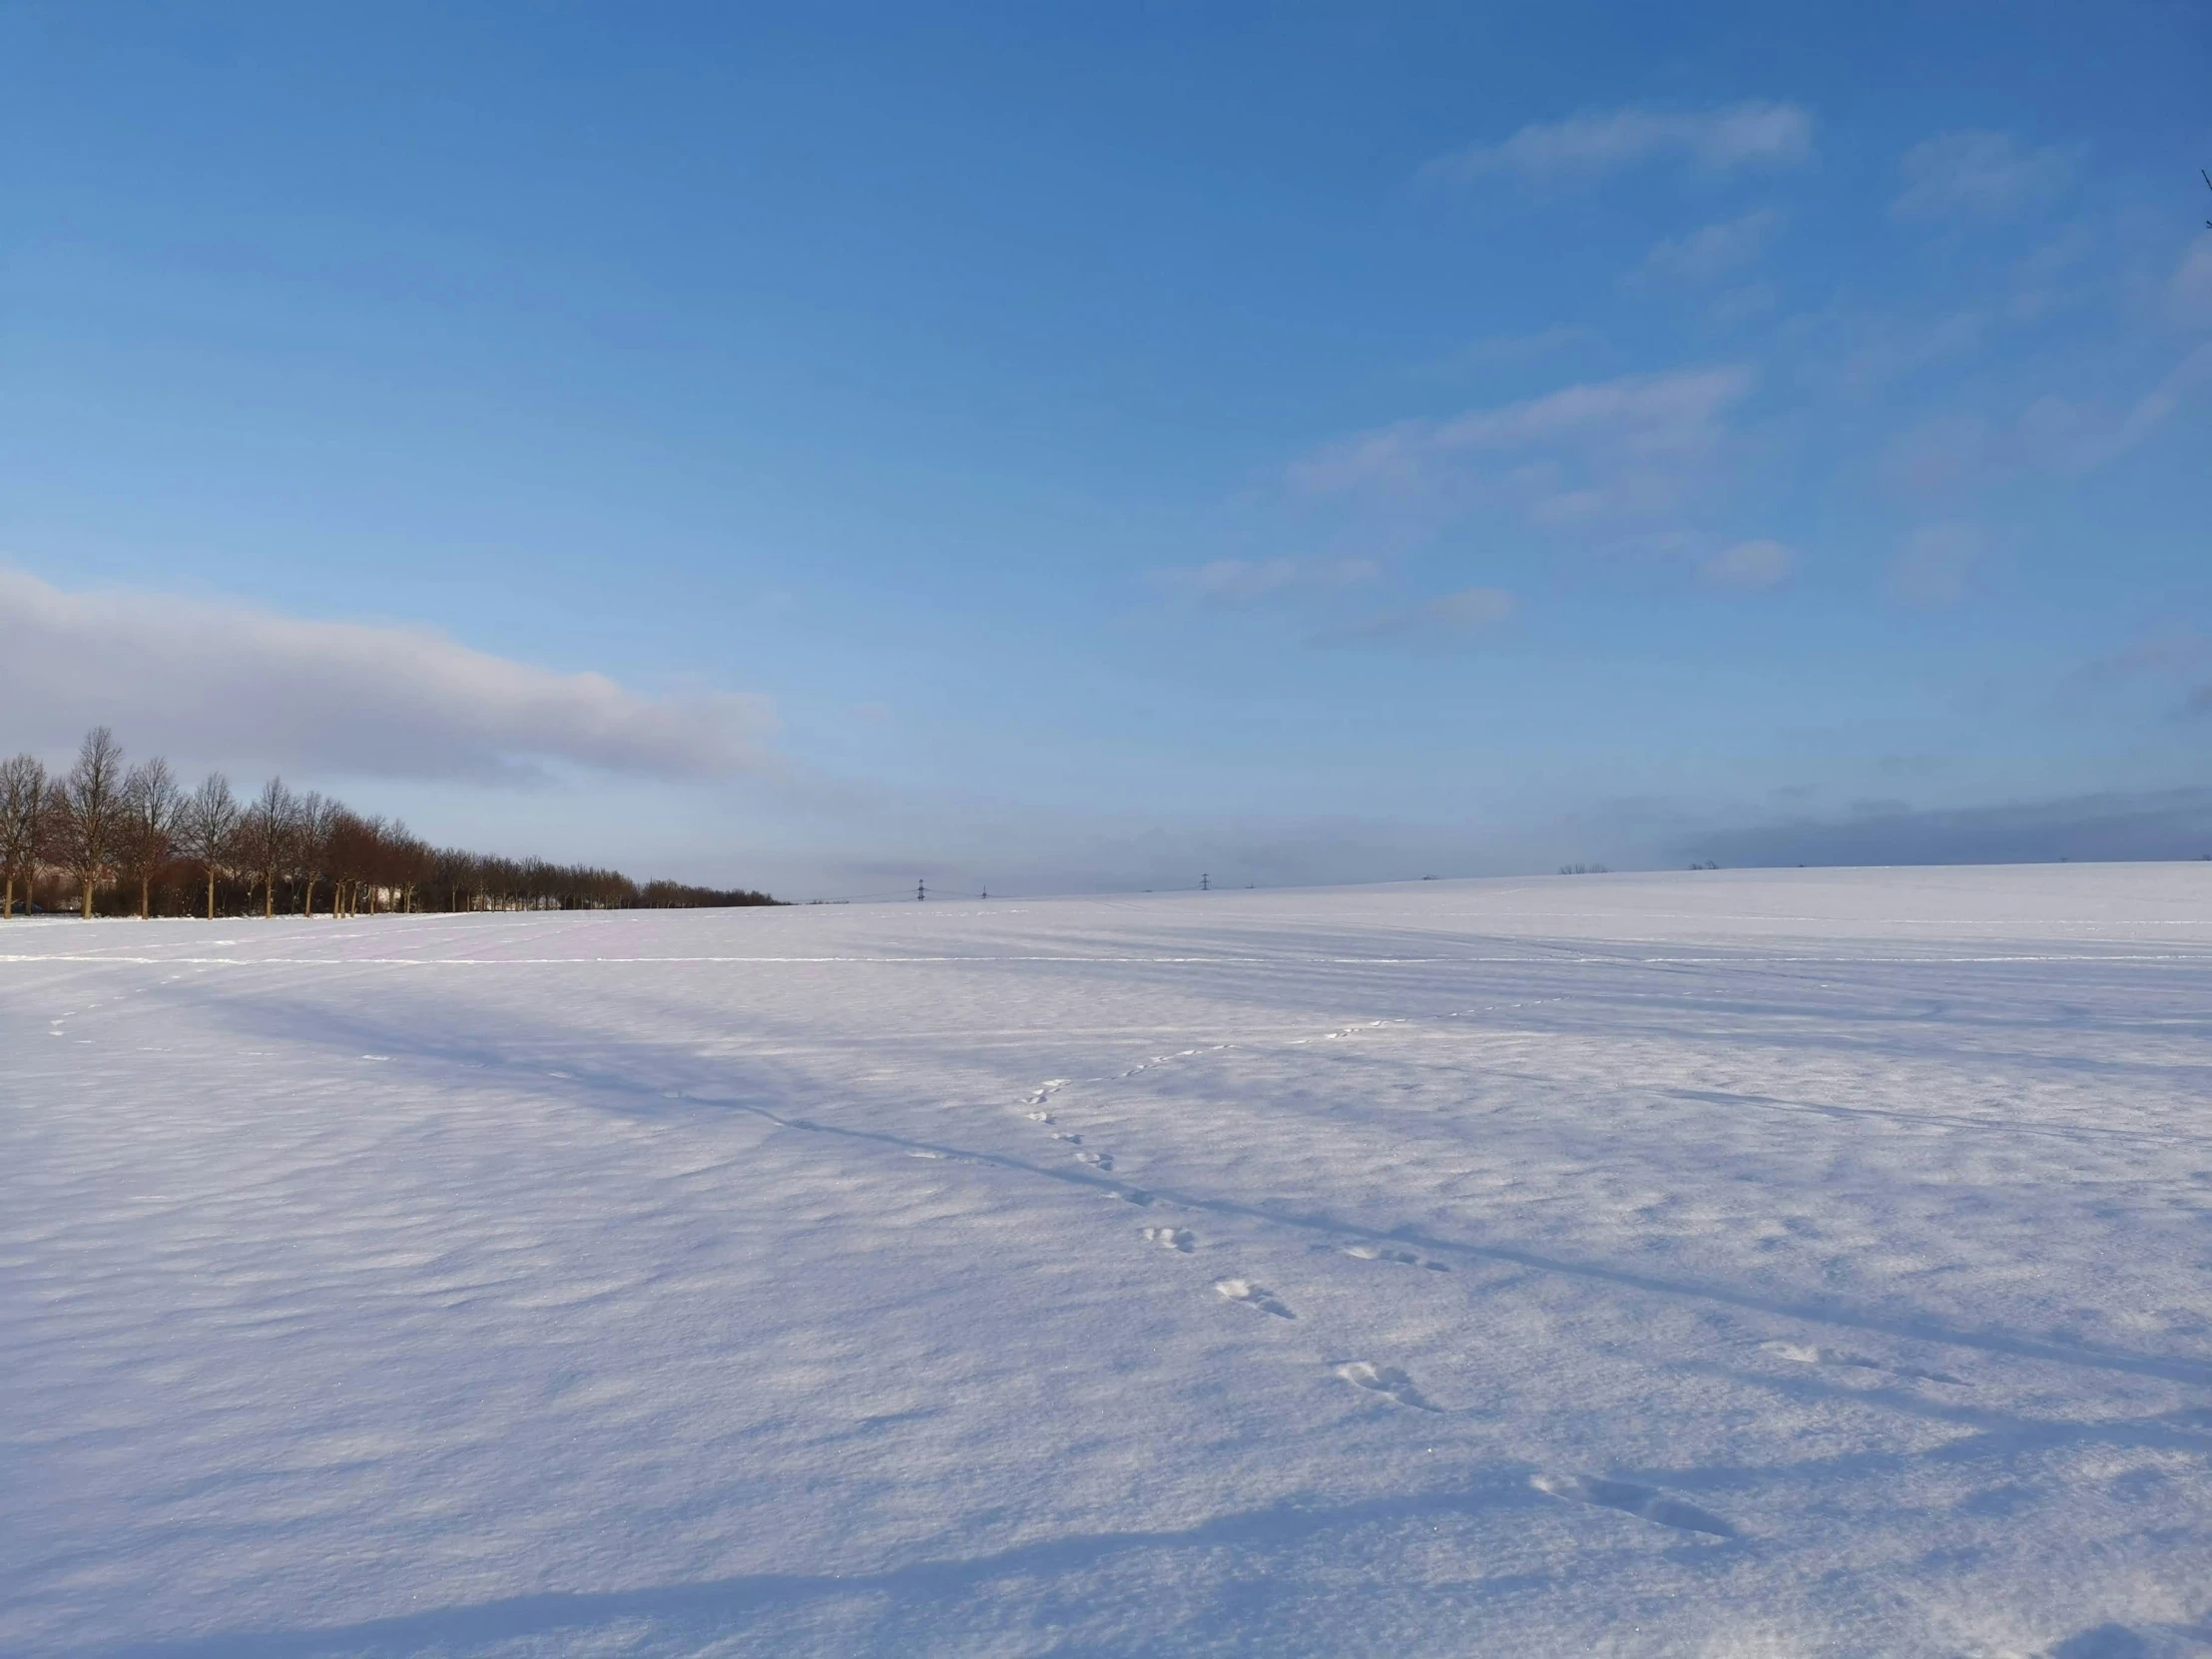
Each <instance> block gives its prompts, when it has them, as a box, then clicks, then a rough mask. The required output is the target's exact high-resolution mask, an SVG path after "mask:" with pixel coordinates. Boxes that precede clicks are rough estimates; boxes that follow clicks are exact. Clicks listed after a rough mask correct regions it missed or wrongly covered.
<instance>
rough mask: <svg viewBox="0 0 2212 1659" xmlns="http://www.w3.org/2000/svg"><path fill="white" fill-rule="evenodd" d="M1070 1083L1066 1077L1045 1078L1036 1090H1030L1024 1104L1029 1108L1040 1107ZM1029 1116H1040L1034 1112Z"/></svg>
mask: <svg viewBox="0 0 2212 1659" xmlns="http://www.w3.org/2000/svg"><path fill="white" fill-rule="evenodd" d="M1070 1081H1072V1080H1071V1079H1069V1078H1066V1077H1051V1078H1047V1079H1046V1080H1045V1081H1044V1082H1043V1083H1041V1084H1039V1085H1038V1086H1037V1087H1036V1088H1034V1089H1032V1090H1030V1092H1029V1099H1028V1101H1027V1102H1026V1104H1028V1105H1031V1106H1042V1105H1043V1104H1044V1103H1045V1102H1046V1101H1048V1100H1050V1099H1051V1098H1052V1097H1053V1096H1054V1095H1056V1094H1058V1093H1059V1092H1060V1091H1061V1090H1062V1089H1064V1088H1066V1087H1067V1086H1068V1084H1069V1082H1070ZM1029 1115H1030V1116H1031V1117H1038V1116H1040V1114H1038V1113H1036V1112H1031V1113H1030V1114H1029ZM1046 1121H1049V1120H1046Z"/></svg>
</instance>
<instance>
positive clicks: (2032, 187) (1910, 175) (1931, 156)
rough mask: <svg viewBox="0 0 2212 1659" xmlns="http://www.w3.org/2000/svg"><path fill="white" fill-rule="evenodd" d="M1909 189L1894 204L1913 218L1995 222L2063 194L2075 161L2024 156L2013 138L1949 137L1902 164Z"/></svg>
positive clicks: (1919, 148) (2044, 154) (2047, 152)
mask: <svg viewBox="0 0 2212 1659" xmlns="http://www.w3.org/2000/svg"><path fill="white" fill-rule="evenodd" d="M1901 166H1902V170H1903V172H1904V174H1905V189H1904V191H1903V192H1902V193H1901V194H1900V195H1899V197H1898V199H1897V201H1896V202H1895V203H1893V204H1892V206H1893V208H1894V209H1895V211H1896V212H1898V213H1900V214H1905V215H1909V216H1915V217H1922V216H1928V217H1933V216H1937V215H1943V214H1959V213H1964V214H1973V215H1976V216H1978V217H1980V218H1984V219H1995V218H1998V217H2001V216H2002V215H2005V214H2009V213H2015V212H2017V211H2018V210H2020V209H2022V208H2026V207H2031V206H2034V205H2035V204H2037V203H2040V202H2046V201H2049V200H2050V199H2051V198H2053V197H2055V196H2057V195H2058V194H2059V193H2060V192H2061V191H2063V190H2064V189H2065V188H2066V186H2067V185H2068V184H2069V183H2070V182H2071V181H2072V179H2073V175H2074V163H2073V159H2072V158H2071V157H2070V156H2068V155H2067V154H2066V153H2065V152H2063V151H2061V150H2055V149H2044V150H2022V149H2021V148H2020V147H2019V146H2018V145H2017V144H2015V143H2014V142H2013V141H2012V138H2011V135H2010V134H2008V133H1991V132H1963V133H1944V134H1942V135H1940V136H1939V137H1936V138H1932V139H1928V140H1926V141H1925V142H1923V143H1920V144H1916V145H1915V146H1914V147H1913V148H1912V149H1911V150H1908V151H1907V152H1906V153H1905V160H1904V162H1903V163H1902V164H1901Z"/></svg>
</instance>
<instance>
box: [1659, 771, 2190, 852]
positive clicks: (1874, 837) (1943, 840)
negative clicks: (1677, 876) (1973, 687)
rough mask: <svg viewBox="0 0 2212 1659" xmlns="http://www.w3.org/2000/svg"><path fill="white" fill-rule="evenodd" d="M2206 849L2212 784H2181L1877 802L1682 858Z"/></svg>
mask: <svg viewBox="0 0 2212 1659" xmlns="http://www.w3.org/2000/svg"><path fill="white" fill-rule="evenodd" d="M2207 853H2212V790H2207V789H2174V790H2162V791H2148V792H2144V793H2140V794H2120V793H2111V794H2102V795H2077V796H2070V797H2066V798H2064V799H2060V800H2054V801H2026V802H2012V803H2006V804H2002V805H1998V806H1988V807H1954V808H1940V809H1933V810H1916V809H1914V808H1912V807H1910V806H1906V805H1903V804H1900V803H1870V804H1868V805H1867V806H1865V807H1863V808H1862V809H1861V810H1859V811H1858V812H1855V813H1853V814H1851V815H1849V816H1847V817H1844V818H1840V819H1830V820H1818V819H1800V820H1796V821H1793V822H1789V823H1783V824H1771V825H1759V826H1754V827H1748V828H1744V829H1737V830H1719V831H1713V832H1708V833H1705V834H1701V835H1698V836H1696V837H1695V838H1686V839H1684V840H1683V841H1681V842H1680V844H1679V848H1678V854H1677V855H1678V856H1682V857H1706V858H1718V859H1720V860H1721V861H1722V862H1723V863H1728V864H1797V863H1806V864H1979V863H2048V862H2053V861H2055V860H2057V859H2060V858H2074V859H2081V860H2091V859H2103V858H2200V857H2203V856H2204V855H2206V854H2207Z"/></svg>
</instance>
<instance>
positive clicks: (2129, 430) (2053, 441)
mask: <svg viewBox="0 0 2212 1659" xmlns="http://www.w3.org/2000/svg"><path fill="white" fill-rule="evenodd" d="M2206 386H2212V342H2207V343H2205V344H2203V345H2200V346H2198V347H2197V348H2196V349H2195V350H2193V351H2191V352H2190V353H2189V354H2188V355H2187V356H2185V357H2183V358H2182V359H2181V361H2180V362H2179V363H2177V364H2175V366H2174V367H2173V369H2172V370H2171V371H2169V372H2168V373H2167V374H2166V376H2165V377H2164V378H2163V379H2161V380H2160V381H2159V382H2158V384H2157V385H2155V386H2153V387H2151V389H2150V390H2149V391H2147V392H2145V393H2144V394H2143V395H2142V396H2141V397H2139V398H2137V399H2136V400H2135V402H2134V404H2133V406H2131V407H2130V408H2129V409H2128V411H2127V413H2126V414H2124V415H2121V416H2120V417H2119V418H2118V419H2116V420H2115V419H2113V418H2112V417H2111V415H2110V414H2109V413H2104V414H2101V415H2100V414H2099V413H2098V412H2097V411H2095V410H2094V409H2084V408H2082V407H2081V406H2079V405H2077V404H2074V403H2070V402H2068V401H2067V400H2066V399H2064V398H2062V397H2041V398H2037V399H2036V400H2035V401H2034V402H2033V403H2031V404H2029V405H2028V407H2027V409H2026V411H2025V412H2024V413H2022V414H2021V416H2020V436H2021V440H2022V442H2023V444H2024V445H2025V446H2026V448H2027V449H2028V451H2029V452H2030V453H2031V454H2032V455H2033V456H2034V458H2035V459H2036V460H2037V461H2039V462H2040V463H2041V464H2042V465H2044V466H2046V467H2049V468H2050V469H2051V470H2053V471H2056V472H2062V473H2083V472H2089V471H2093V470H2094V469H2095V468H2097V467H2100V466H2102V465H2104V464H2105V463H2106V462H2107V461H2113V460H2117V459H2118V458H2119V457H2120V456H2122V455H2124V454H2126V453H2127V452H2128V451H2129V450H2130V449H2133V448H2134V447H2135V446H2136V445H2137V444H2139V443H2141V442H2142V441H2143V440H2144V439H2145V438H2148V437H2149V436H2150V435H2151V434H2152V433H2153V432H2155V431H2157V430H2158V428H2159V427H2160V426H2162V425H2164V424H2165V422H2166V420H2167V419H2168V417H2170V416H2171V415H2172V414H2173V413H2174V412H2175V411H2176V410H2177V409H2179V408H2181V407H2182V406H2183V405H2184V404H2185V403H2187V402H2188V401H2189V400H2190V399H2191V398H2193V397H2195V396H2196V394H2197V393H2198V392H2199V391H2201V390H2203V389H2204V388H2205V387H2206Z"/></svg>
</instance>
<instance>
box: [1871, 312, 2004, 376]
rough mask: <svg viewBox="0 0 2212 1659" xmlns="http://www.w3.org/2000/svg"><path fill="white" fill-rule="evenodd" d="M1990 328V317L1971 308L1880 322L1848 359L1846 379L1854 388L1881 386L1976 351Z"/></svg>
mask: <svg viewBox="0 0 2212 1659" xmlns="http://www.w3.org/2000/svg"><path fill="white" fill-rule="evenodd" d="M1987 328H1988V322H1987V319H1986V318H1984V317H1983V316H1982V315H1981V314H1980V313H1979V312H1978V311H1970V310H1967V311H1952V312H1951V313H1950V314H1949V315H1947V316H1941V317H1937V318H1936V320H1935V321H1933V322H1927V323H1921V324H1914V325H1906V326H1899V325H1896V324H1883V325H1880V327H1879V332H1878V333H1877V335H1876V337H1875V338H1873V339H1871V340H1869V341H1868V342H1867V343H1866V344H1864V345H1862V346H1860V347H1858V348H1857V349H1856V350H1854V351H1853V352H1851V354H1850V355H1849V356H1847V357H1846V358H1845V359H1844V364H1843V370H1842V379H1843V383H1844V385H1845V388H1846V389H1847V390H1850V391H1854V392H1862V393H1864V392H1872V391H1877V390H1880V389H1881V388H1882V387H1883V386H1885V385H1887V384H1888V383H1889V382H1890V381H1892V380H1895V379H1898V378H1900V377H1902V376H1904V375H1907V374H1912V373H1914V372H1916V371H1918V370H1920V369H1923V368H1926V367H1928V366H1929V365H1930V364H1932V363H1937V362H1941V361H1943V360H1944V359H1946V358H1954V357H1960V356H1964V355H1966V354H1967V353H1969V352H1971V351H1973V350H1974V349H1975V348H1976V347H1977V346H1978V345H1980V343H1981V341H1982V337H1983V335H1984V334H1985V333H1986V331H1987Z"/></svg>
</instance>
